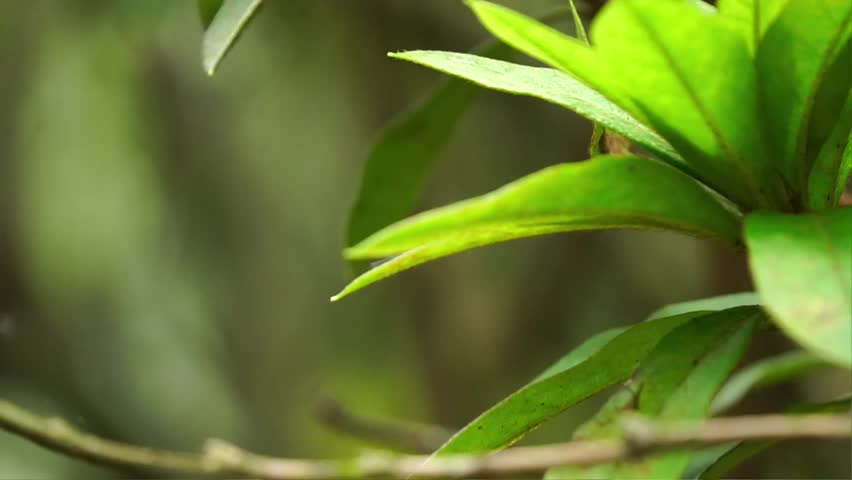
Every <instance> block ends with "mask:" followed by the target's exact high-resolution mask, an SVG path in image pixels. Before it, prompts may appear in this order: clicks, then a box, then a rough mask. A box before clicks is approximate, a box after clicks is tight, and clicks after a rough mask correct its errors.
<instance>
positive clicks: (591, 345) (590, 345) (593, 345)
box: [530, 327, 626, 383]
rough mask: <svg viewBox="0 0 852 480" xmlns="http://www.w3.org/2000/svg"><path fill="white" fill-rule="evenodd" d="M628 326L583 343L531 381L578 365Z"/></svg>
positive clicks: (611, 330) (598, 335)
mask: <svg viewBox="0 0 852 480" xmlns="http://www.w3.org/2000/svg"><path fill="white" fill-rule="evenodd" d="M624 330H626V328H624V327H622V328H610V329H609V330H604V331H603V332H600V333H598V334H595V335H593V336H592V337H591V338H589V339H588V340H586V341H585V342H583V343H581V344H580V345H579V346H578V347H577V348H575V349H574V350H571V351H570V352H568V353H567V354H566V355H565V356H564V357H562V358H560V359H559V360H557V361H556V362H555V363H554V364H553V365H551V366H550V367H548V368H547V369H546V370H545V371H543V372H541V373H540V374H539V375H538V376H537V377H535V379H533V381H532V382H530V383H536V382H539V381H541V380H544V379H545V378H547V377H552V376H554V375H556V374H557V373H561V372H563V371H565V370H568V369H569V368H572V367H574V366H576V365H577V364H578V363H580V362H582V361H584V360H586V359H587V358H589V357H590V356H591V355H592V354H593V353H595V352H597V351H598V350H600V349H601V348H602V347H603V346H604V345H606V344H607V343H609V342H610V340H612V339H613V338H615V337H617V336H619V335H621V334H622V333H623V332H624Z"/></svg>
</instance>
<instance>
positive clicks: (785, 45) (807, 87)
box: [756, 0, 852, 187]
mask: <svg viewBox="0 0 852 480" xmlns="http://www.w3.org/2000/svg"><path fill="white" fill-rule="evenodd" d="M850 19H852V2H849V1H848V0H822V1H820V2H814V1H813V0H788V1H787V2H786V4H785V6H784V9H783V10H782V11H781V13H780V14H779V15H778V17H777V18H776V19H775V21H774V22H773V23H772V25H771V26H770V27H769V28H768V29H767V30H766V34H765V35H764V37H763V40H762V42H761V43H760V47H759V49H758V51H757V59H756V64H757V71H758V77H759V79H760V84H759V85H760V89H761V92H762V95H763V108H764V113H765V115H764V116H763V124H764V125H765V127H766V128H767V134H768V138H769V139H771V140H772V141H771V142H770V145H772V146H774V149H772V151H771V153H772V154H773V162H775V163H776V165H778V166H779V168H780V169H781V170H782V171H783V172H784V173H785V174H786V175H787V181H788V182H789V183H790V184H791V185H794V186H796V187H798V186H800V184H801V182H802V180H806V175H807V165H806V162H805V153H806V152H805V148H806V141H807V133H808V132H807V129H808V122H809V119H810V115H811V111H812V108H813V104H814V97H815V96H816V93H817V90H818V89H819V87H820V85H821V84H822V82H823V80H824V76H825V73H826V72H827V71H828V70H829V66H830V65H831V64H832V62H833V60H834V58H835V56H836V55H837V54H838V53H839V52H840V51H841V50H843V48H844V46H845V45H846V43H847V42H848V41H849V35H850V32H852V25H850ZM845 68H846V69H849V68H850V66H849V65H848V64H847V65H846V67H845ZM845 76H846V78H847V80H845V82H844V83H845V84H846V86H845V88H841V91H842V92H843V91H845V92H848V91H849V89H850V87H852V84H850V83H849V80H848V78H849V76H848V71H847V72H845ZM843 97H845V94H844V95H843ZM841 98H842V97H841Z"/></svg>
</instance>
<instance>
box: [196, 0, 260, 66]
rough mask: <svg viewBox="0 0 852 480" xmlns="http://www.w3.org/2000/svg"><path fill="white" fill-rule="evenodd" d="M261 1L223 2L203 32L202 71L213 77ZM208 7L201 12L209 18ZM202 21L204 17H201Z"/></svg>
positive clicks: (235, 0)
mask: <svg viewBox="0 0 852 480" xmlns="http://www.w3.org/2000/svg"><path fill="white" fill-rule="evenodd" d="M260 4H261V0H224V1H223V2H222V5H221V7H220V8H219V9H218V10H217V11H216V14H215V16H214V17H213V20H212V21H210V24H209V26H208V27H207V30H206V31H205V32H204V40H203V42H202V45H201V57H202V64H203V66H204V71H205V72H207V74H208V75H213V73H214V72H215V71H216V67H217V66H218V65H219V63H220V62H221V61H222V59H223V58H224V57H225V54H227V53H228V50H230V49H231V47H232V46H233V44H234V42H235V41H236V39H237V37H238V36H239V35H240V33H241V32H242V31H243V29H244V28H245V26H246V25H247V24H248V22H249V20H251V18H252V16H253V15H254V13H255V12H256V11H257V9H258V7H260ZM209 11H210V7H209V6H206V5H205V6H204V7H203V9H202V12H205V13H204V15H205V16H209V13H207V12H209ZM202 20H204V17H202Z"/></svg>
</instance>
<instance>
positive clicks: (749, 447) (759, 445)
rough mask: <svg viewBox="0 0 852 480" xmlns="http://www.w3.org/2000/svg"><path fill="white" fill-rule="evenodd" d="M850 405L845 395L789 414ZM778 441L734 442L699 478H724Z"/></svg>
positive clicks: (833, 410)
mask: <svg viewBox="0 0 852 480" xmlns="http://www.w3.org/2000/svg"><path fill="white" fill-rule="evenodd" d="M850 407H852V397H847V398H844V399H840V400H836V401H833V402H829V403H823V404H815V405H801V406H798V407H796V408H793V409H791V410H790V414H791V415H804V414H808V413H843V412H848V411H849V409H850ZM779 442H780V440H766V441H753V442H738V443H734V444H732V445H730V446H729V447H728V451H727V452H726V453H724V454H723V455H722V456H720V457H719V458H718V459H716V461H715V462H714V463H713V464H712V465H710V466H709V467H708V468H707V469H706V470H704V472H703V473H701V475H700V478H701V479H702V480H720V479H722V478H726V476H727V474H728V473H729V472H730V471H731V470H733V469H734V468H735V467H736V466H738V465H739V464H741V463H743V462H744V461H746V460H748V459H750V458H752V457H754V456H755V455H757V454H758V453H760V452H763V451H764V450H766V449H768V448H770V447H772V446H774V445H776V444H777V443H779Z"/></svg>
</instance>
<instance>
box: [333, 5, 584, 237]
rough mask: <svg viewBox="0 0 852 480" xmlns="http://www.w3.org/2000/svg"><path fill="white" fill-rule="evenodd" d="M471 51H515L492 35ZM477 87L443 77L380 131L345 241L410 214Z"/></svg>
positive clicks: (549, 18)
mask: <svg viewBox="0 0 852 480" xmlns="http://www.w3.org/2000/svg"><path fill="white" fill-rule="evenodd" d="M568 13H569V12H568V11H567V10H565V9H558V10H554V11H553V12H551V13H549V14H547V15H544V16H542V21H543V22H548V23H549V22H555V21H557V20H559V19H561V18H563V17H565V16H566V15H567V14H568ZM475 53H476V54H477V55H481V56H483V57H487V58H493V59H497V60H499V59H508V58H510V57H512V56H514V55H516V52H515V51H514V50H513V49H512V48H510V47H509V46H507V45H506V44H505V43H502V42H499V41H497V40H496V39H492V40H489V41H487V42H485V43H484V44H483V45H482V46H480V47H479V48H477V49H476V50H475ZM495 61H496V60H495ZM480 91H481V88H480V87H479V86H478V85H475V84H472V83H470V82H468V81H466V80H465V79H461V78H449V79H446V80H445V81H444V82H442V83H441V85H439V86H438V87H437V88H435V89H434V90H433V91H432V92H430V93H429V94H428V95H427V96H426V97H424V99H423V101H422V102H420V103H419V104H417V105H416V106H415V107H414V108H412V109H411V110H409V111H407V112H404V113H402V114H401V115H400V116H399V117H397V118H396V119H394V120H393V121H392V122H391V124H390V125H389V126H388V127H387V128H386V129H385V130H384V131H383V132H382V133H381V135H380V136H379V138H378V140H376V142H375V144H374V145H373V147H372V149H371V150H370V153H369V155H368V156H367V160H366V164H365V166H364V171H363V174H362V176H361V187H360V190H359V192H358V197H357V198H356V200H355V204H354V206H353V208H352V211H351V213H350V215H349V225H348V227H347V235H346V236H347V238H346V241H347V243H346V244H347V245H354V244H355V243H357V242H360V241H361V240H363V239H364V238H366V237H367V236H368V235H370V234H371V233H374V232H375V231H377V230H378V229H380V228H382V227H384V226H387V225H390V224H391V223H393V222H395V221H397V220H400V219H402V218H404V217H406V216H407V215H410V214H411V213H412V210H413V209H414V204H415V202H416V200H417V196H418V194H419V193H420V189H421V186H422V185H423V182H424V181H425V179H426V177H427V176H428V174H429V172H431V170H432V167H433V166H434V164H435V162H436V160H437V159H438V157H440V155H441V152H443V151H444V149H445V148H446V146H447V144H448V143H449V142H450V139H451V137H452V133H453V130H454V129H455V127H456V124H457V123H458V121H459V119H460V118H461V117H462V114H463V113H464V112H465V111H466V110H467V108H468V107H469V106H470V104H471V103H472V102H473V101H474V99H475V98H476V97H477V93H478V92H480Z"/></svg>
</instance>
